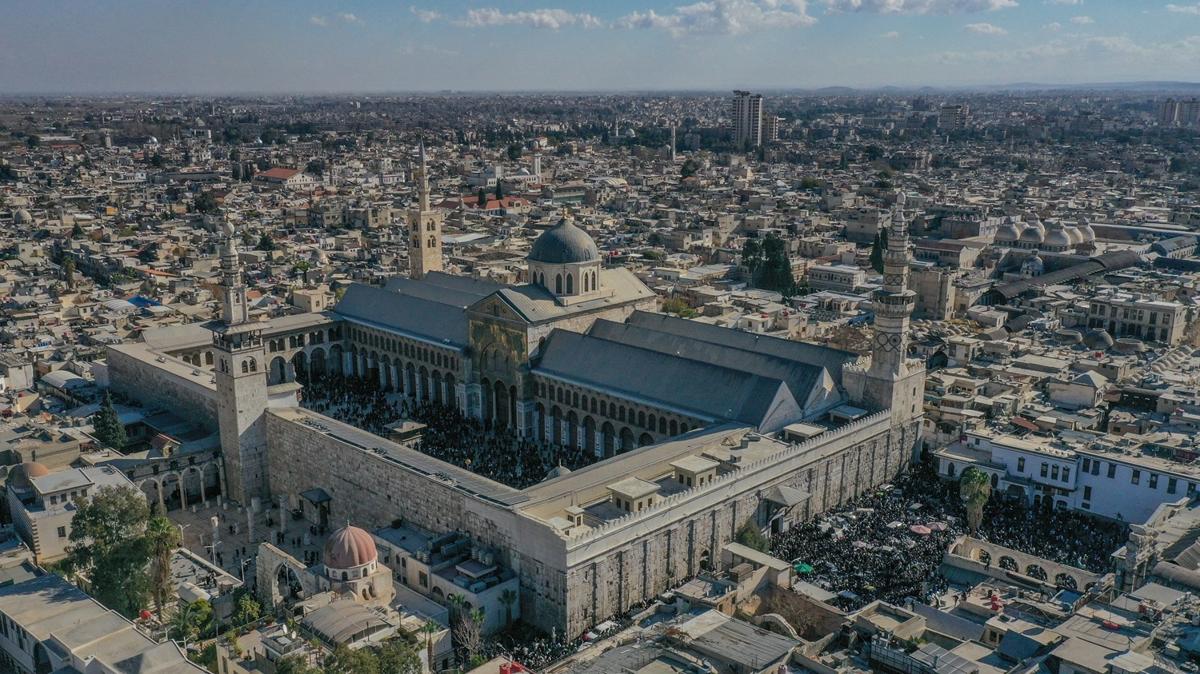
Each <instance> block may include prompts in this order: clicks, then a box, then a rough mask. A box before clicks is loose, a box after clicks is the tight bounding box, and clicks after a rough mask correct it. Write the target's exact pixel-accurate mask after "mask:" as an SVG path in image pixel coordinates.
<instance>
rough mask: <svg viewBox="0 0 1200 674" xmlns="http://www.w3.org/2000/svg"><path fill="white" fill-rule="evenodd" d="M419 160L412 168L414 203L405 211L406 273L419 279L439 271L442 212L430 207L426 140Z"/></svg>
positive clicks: (440, 263) (440, 267)
mask: <svg viewBox="0 0 1200 674" xmlns="http://www.w3.org/2000/svg"><path fill="white" fill-rule="evenodd" d="M420 155H421V159H420V163H419V164H418V165H417V168H416V169H414V170H413V182H415V183H416V184H417V205H416V207H415V208H410V209H409V211H408V229H409V250H408V275H409V276H410V277H412V278H414V279H419V278H422V277H423V276H425V275H426V274H428V273H429V272H431V271H441V270H442V214H441V213H440V212H438V211H435V210H433V209H432V208H430V206H429V165H428V164H427V162H426V161H425V141H421V146H420Z"/></svg>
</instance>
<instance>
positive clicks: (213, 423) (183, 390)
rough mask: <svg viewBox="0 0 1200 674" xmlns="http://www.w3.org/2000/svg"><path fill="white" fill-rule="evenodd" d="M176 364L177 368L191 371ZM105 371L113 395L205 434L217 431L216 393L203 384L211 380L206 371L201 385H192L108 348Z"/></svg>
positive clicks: (156, 366)
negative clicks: (187, 421)
mask: <svg viewBox="0 0 1200 674" xmlns="http://www.w3.org/2000/svg"><path fill="white" fill-rule="evenodd" d="M163 357H164V358H171V356H163ZM179 362H180V363H181V367H187V368H191V367H193V366H191V365H186V364H184V363H183V361H179ZM108 368H109V380H110V381H111V382H112V390H113V391H115V392H117V393H119V394H121V395H123V396H125V397H127V398H130V399H132V400H137V401H139V402H141V403H142V404H143V405H146V406H147V407H155V408H158V409H163V410H167V411H171V412H175V413H176V414H178V415H179V416H181V417H189V418H190V419H191V420H194V421H195V422H197V423H198V424H200V425H201V426H202V427H204V429H205V430H208V431H216V430H217V392H216V387H215V386H213V385H212V384H207V382H208V381H209V379H210V377H211V373H210V371H208V370H207V369H205V370H204V377H203V382H201V381H198V380H196V381H193V380H190V379H188V378H186V377H183V376H181V375H177V374H175V373H173V372H171V371H170V370H168V369H166V368H165V367H162V366H160V364H158V363H156V362H146V361H145V360H143V359H141V358H138V357H136V356H134V355H130V354H128V353H125V352H124V351H122V350H120V349H119V348H111V347H110V348H109V349H108Z"/></svg>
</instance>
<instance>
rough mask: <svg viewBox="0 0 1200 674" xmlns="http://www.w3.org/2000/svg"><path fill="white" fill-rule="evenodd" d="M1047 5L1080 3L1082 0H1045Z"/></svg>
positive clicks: (1073, 4)
mask: <svg viewBox="0 0 1200 674" xmlns="http://www.w3.org/2000/svg"><path fill="white" fill-rule="evenodd" d="M1046 4H1047V5H1070V6H1075V5H1082V4H1083V0H1046Z"/></svg>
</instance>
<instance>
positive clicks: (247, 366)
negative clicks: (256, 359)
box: [242, 360, 250, 374]
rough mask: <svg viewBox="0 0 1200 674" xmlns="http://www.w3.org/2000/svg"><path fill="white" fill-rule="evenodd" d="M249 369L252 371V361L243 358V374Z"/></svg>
mask: <svg viewBox="0 0 1200 674" xmlns="http://www.w3.org/2000/svg"><path fill="white" fill-rule="evenodd" d="M249 371H250V363H248V362H246V361H244V360H243V361H242V374H246V373H247V372H249Z"/></svg>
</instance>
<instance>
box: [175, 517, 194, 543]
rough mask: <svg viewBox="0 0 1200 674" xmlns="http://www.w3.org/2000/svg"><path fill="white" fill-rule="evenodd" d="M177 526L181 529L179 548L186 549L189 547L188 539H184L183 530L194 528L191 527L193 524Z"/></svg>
mask: <svg viewBox="0 0 1200 674" xmlns="http://www.w3.org/2000/svg"><path fill="white" fill-rule="evenodd" d="M175 526H177V527H179V547H181V548H186V547H187V539H186V538H184V537H183V530H184V529H186V528H188V527H190V526H192V525H191V524H178V523H177V524H176V525H175Z"/></svg>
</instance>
